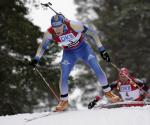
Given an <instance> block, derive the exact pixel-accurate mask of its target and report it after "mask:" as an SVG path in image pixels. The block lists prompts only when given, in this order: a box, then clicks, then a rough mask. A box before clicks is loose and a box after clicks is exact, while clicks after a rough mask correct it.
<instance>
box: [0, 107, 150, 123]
mask: <svg viewBox="0 0 150 125" xmlns="http://www.w3.org/2000/svg"><path fill="white" fill-rule="evenodd" d="M47 114H49V115H47ZM43 115H44V116H45V115H47V116H45V117H42V116H43ZM36 117H41V118H38V119H34V118H36ZM29 119H34V120H32V121H27V120H29ZM0 125H150V106H145V107H128V108H127V107H124V108H115V109H94V110H79V111H66V112H61V113H49V112H43V113H33V114H18V115H13V116H1V117H0Z"/></svg>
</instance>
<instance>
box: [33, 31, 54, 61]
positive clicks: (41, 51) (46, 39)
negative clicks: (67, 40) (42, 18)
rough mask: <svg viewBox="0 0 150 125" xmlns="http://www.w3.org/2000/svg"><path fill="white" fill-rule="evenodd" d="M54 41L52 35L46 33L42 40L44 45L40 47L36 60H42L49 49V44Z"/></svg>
mask: <svg viewBox="0 0 150 125" xmlns="http://www.w3.org/2000/svg"><path fill="white" fill-rule="evenodd" d="M51 40H52V35H51V34H50V33H49V32H48V31H46V32H45V33H44V37H43V40H42V43H41V44H40V45H39V47H38V50H37V52H36V56H35V57H36V58H39V59H40V58H41V57H42V56H43V54H44V52H45V50H46V49H47V46H48V44H49V42H50V41H51Z"/></svg>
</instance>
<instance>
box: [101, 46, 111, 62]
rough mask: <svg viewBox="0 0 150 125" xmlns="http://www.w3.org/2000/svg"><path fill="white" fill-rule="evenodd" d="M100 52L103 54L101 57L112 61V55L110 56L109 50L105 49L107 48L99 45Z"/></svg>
mask: <svg viewBox="0 0 150 125" xmlns="http://www.w3.org/2000/svg"><path fill="white" fill-rule="evenodd" d="M98 50H99V52H100V54H101V57H102V58H103V59H104V60H105V61H106V62H111V60H110V57H109V54H108V53H107V51H106V50H105V48H104V47H103V46H102V47H99V48H98Z"/></svg>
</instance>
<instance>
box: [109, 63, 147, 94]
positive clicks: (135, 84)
mask: <svg viewBox="0 0 150 125" xmlns="http://www.w3.org/2000/svg"><path fill="white" fill-rule="evenodd" d="M110 64H111V65H112V66H113V67H114V68H116V69H117V70H118V72H120V68H118V66H116V65H115V64H114V63H112V62H111V63H110ZM123 75H124V76H125V77H126V78H127V79H128V80H130V81H132V83H133V85H134V86H136V87H138V89H140V90H141V91H143V92H144V93H145V94H147V92H146V91H145V90H144V89H142V88H141V87H140V86H139V85H137V83H135V82H134V81H133V80H132V79H131V78H130V77H129V76H128V75H126V74H125V73H123Z"/></svg>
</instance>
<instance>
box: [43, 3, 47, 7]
mask: <svg viewBox="0 0 150 125" xmlns="http://www.w3.org/2000/svg"><path fill="white" fill-rule="evenodd" d="M41 5H43V6H45V7H48V6H49V5H48V4H47V3H45V4H44V3H41Z"/></svg>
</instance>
